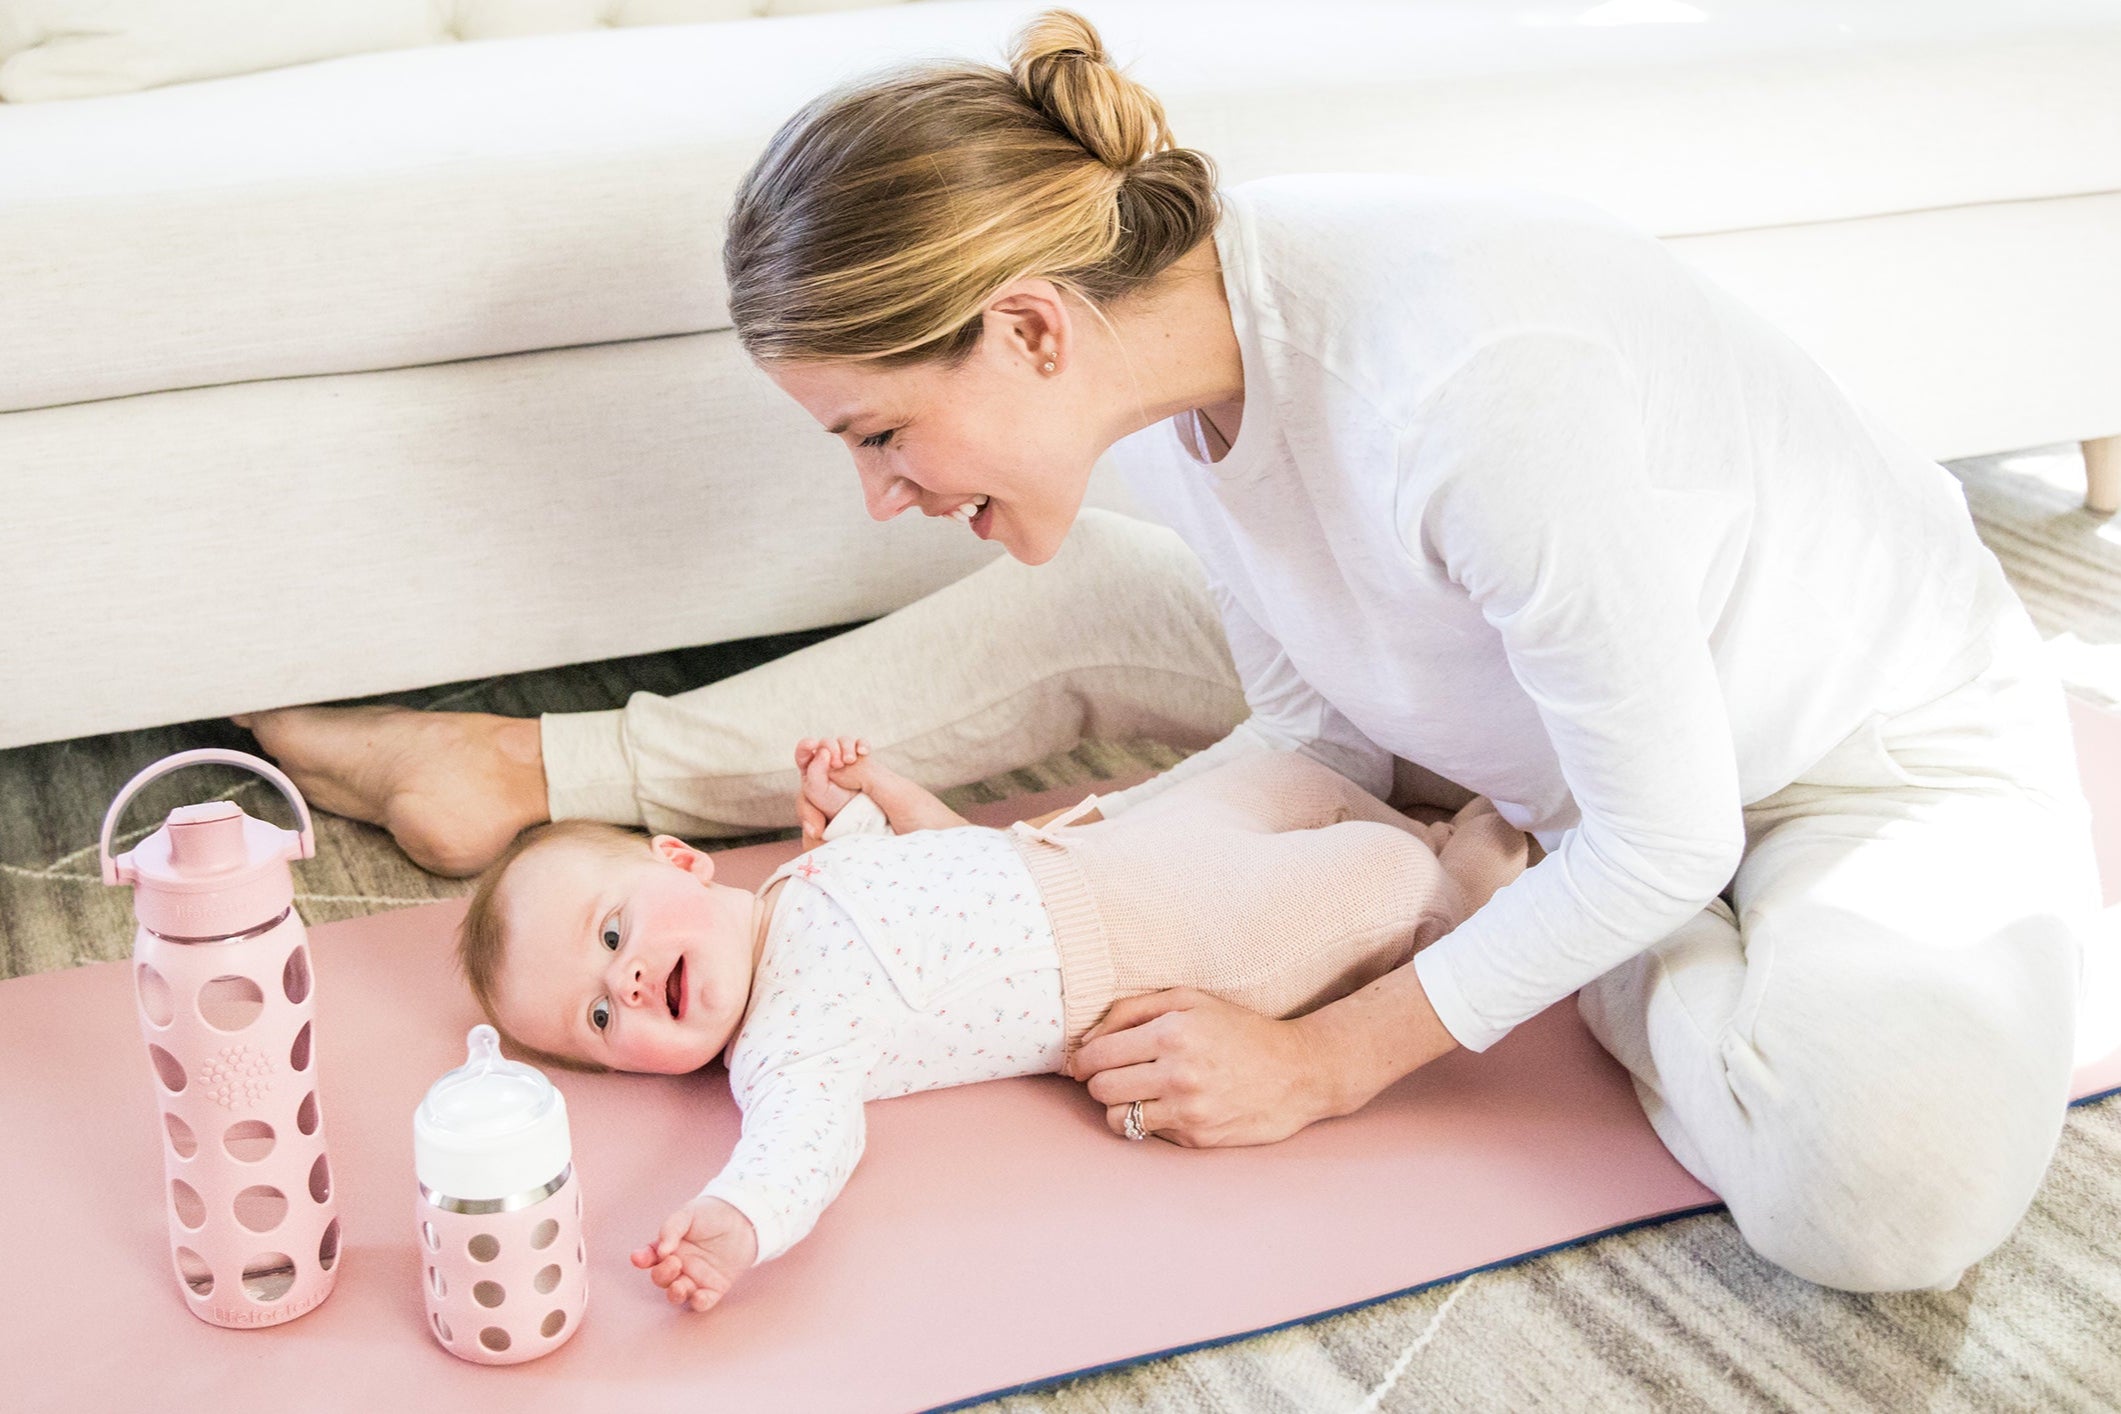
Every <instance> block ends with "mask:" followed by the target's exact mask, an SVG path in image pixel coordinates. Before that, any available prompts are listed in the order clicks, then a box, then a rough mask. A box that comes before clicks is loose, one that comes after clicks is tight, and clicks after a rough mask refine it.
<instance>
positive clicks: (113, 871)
mask: <svg viewBox="0 0 2121 1414" xmlns="http://www.w3.org/2000/svg"><path fill="white" fill-rule="evenodd" d="M209 764H219V765H224V766H241V767H243V768H245V769H246V770H250V771H255V772H257V773H258V774H259V775H261V776H263V777H265V779H266V780H268V781H271V782H272V783H273V785H274V786H276V787H278V788H279V791H280V794H281V795H283V796H285V797H287V803H288V804H289V805H292V806H293V807H294V808H295V819H296V821H297V822H299V823H300V825H301V827H302V828H301V829H300V830H282V831H281V832H280V833H282V834H284V835H290V836H292V837H293V839H294V841H295V852H294V853H292V854H290V855H288V856H287V857H288V858H289V859H314V858H316V854H317V836H316V831H315V829H314V828H313V827H312V826H311V824H310V819H309V802H307V801H305V800H303V799H302V792H300V791H298V790H296V789H295V783H294V782H293V781H290V780H289V779H287V777H286V776H285V775H283V774H281V771H280V768H279V767H277V766H275V765H273V764H272V762H270V761H265V760H261V759H259V758H258V757H256V756H252V755H251V754H250V753H249V752H247V751H230V750H228V749H226V748H224V747H219V746H202V747H200V748H198V749H197V750H194V751H180V752H178V753H177V754H176V755H174V756H165V757H164V758H162V759H161V760H160V761H157V762H156V763H155V764H154V765H152V766H149V767H148V768H147V769H146V770H144V771H142V772H140V774H139V775H137V776H134V777H133V778H132V779H131V780H129V781H127V782H126V783H125V789H124V790H121V791H119V792H118V798H117V799H116V800H114V801H112V802H111V803H110V809H109V811H108V812H106V813H105V814H104V816H103V838H102V840H101V842H100V843H98V845H97V846H96V860H97V862H98V863H99V864H101V865H102V866H103V882H104V883H106V884H121V883H123V884H129V883H131V882H132V879H131V877H130V872H131V871H130V870H121V868H120V866H119V861H118V860H115V859H112V858H111V857H110V841H111V832H112V831H114V830H115V829H117V827H118V818H119V817H120V816H121V815H123V814H124V813H125V807H126V806H127V805H128V804H129V803H131V801H132V798H133V797H134V796H136V795H138V794H139V793H140V791H141V790H142V789H143V788H144V787H145V786H146V785H147V784H148V782H150V781H154V780H159V779H160V778H161V777H163V776H166V775H168V774H169V773H170V772H172V771H175V770H180V769H182V768H183V767H186V766H204V765H209Z"/></svg>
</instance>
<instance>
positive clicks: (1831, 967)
mask: <svg viewBox="0 0 2121 1414" xmlns="http://www.w3.org/2000/svg"><path fill="white" fill-rule="evenodd" d="M1914 611H1919V606H1911V612H1914ZM1996 632H1997V642H1998V654H1997V658H1996V661H1995V663H1994V664H1993V665H1992V666H1991V667H1990V668H1989V669H1988V670H1987V671H1986V672H1984V673H1983V674H1982V676H1981V677H1980V678H1978V679H1976V680H1975V681H1974V682H1972V683H1969V684H1967V685H1965V686H1963V687H1961V688H1959V689H1956V690H1955V691H1953V692H1950V693H1947V694H1945V695H1944V696H1942V697H1940V698H1938V699H1937V700H1935V701H1933V702H1930V703H1927V704H1924V705H1922V706H1920V707H1917V708H1914V709H1912V710H1910V711H1907V712H1904V713H1901V714H1899V715H1897V716H1895V717H1892V718H1889V719H1886V718H1878V719H1873V720H1872V721H1870V722H1867V723H1866V724H1865V725H1864V727H1863V728H1862V729H1861V730H1859V731H1857V732H1855V733H1853V734H1852V735H1851V736H1850V737H1849V739H1848V740H1847V741H1845V742H1843V743H1842V744H1841V745H1840V746H1839V747H1837V748H1836V749H1835V750H1834V751H1833V752H1831V753H1829V755H1828V756H1827V757H1826V758H1825V759H1823V760H1822V761H1821V762H1819V763H1818V764H1817V765H1815V766H1814V767H1812V768H1810V769H1809V770H1808V771H1807V772H1806V774H1805V777H1804V778H1802V779H1800V780H1798V781H1796V782H1793V783H1792V784H1791V785H1789V786H1787V787H1785V788H1784V789H1783V790H1780V791H1778V792H1776V793H1775V794H1774V795H1771V796H1769V797H1767V798H1765V799H1763V800H1760V801H1757V802H1755V803H1754V804H1752V805H1750V806H1748V807H1747V808H1746V811H1745V815H1746V825H1747V850H1746V854H1745V857H1744V861H1743V862H1742V863H1741V865H1740V866H1739V869H1738V873H1737V876H1736V878H1735V879H1734V881H1733V884H1732V887H1731V889H1730V891H1729V892H1730V894H1731V896H1732V898H1733V899H1734V900H1735V908H1734V907H1733V906H1732V905H1731V904H1726V903H1725V902H1724V901H1723V900H1722V899H1718V900H1716V901H1714V902H1713V903H1711V905H1710V906H1709V907H1708V908H1707V909H1705V910H1704V911H1703V912H1702V913H1701V914H1700V915H1698V916H1697V917H1696V918H1695V919H1694V920H1693V921H1692V922H1691V923H1689V924H1688V925H1687V926H1685V927H1683V928H1681V929H1680V930H1679V931H1678V932H1676V933H1675V934H1673V935H1672V936H1671V937H1669V938H1667V939H1665V940H1664V941H1663V942H1661V943H1659V944H1657V945H1656V946H1654V947H1652V948H1650V949H1648V950H1646V951H1645V952H1644V953H1642V954H1641V955H1639V956H1638V957H1636V958H1635V959H1633V960H1631V961H1630V962H1628V963H1626V964H1624V965H1622V966H1621V967H1618V968H1616V969H1614V970H1613V971H1612V972H1610V973H1608V974H1607V975H1606V976H1604V977H1602V978H1600V979H1599V980H1598V981H1596V982H1594V983H1593V984H1592V985H1590V986H1588V987H1586V988H1585V989H1584V990H1583V991H1582V993H1581V994H1580V995H1579V999H1578V1004H1579V1006H1580V1007H1581V1009H1582V1012H1583V1015H1584V1017H1585V1019H1586V1020H1587V1022H1588V1023H1589V1025H1590V1027H1591V1030H1592V1032H1593V1033H1594V1034H1595V1035H1596V1036H1597V1037H1598V1039H1599V1041H1600V1042H1601V1044H1603V1045H1604V1046H1605V1047H1606V1049H1607V1050H1609V1051H1611V1052H1612V1053H1613V1054H1614V1055H1615V1056H1616V1057H1617V1058H1618V1059H1619V1060H1620V1062H1621V1064H1623V1065H1624V1066H1626V1067H1627V1069H1628V1071H1629V1072H1630V1073H1631V1075H1632V1076H1633V1077H1634V1083H1635V1087H1636V1091H1637V1093H1638V1095H1639V1097H1640V1099H1641V1101H1642V1105H1643V1108H1644V1110H1645V1111H1646V1112H1647V1114H1648V1115H1649V1118H1650V1122H1651V1123H1652V1124H1653V1125H1654V1126H1655V1127H1656V1130H1657V1133H1658V1135H1659V1136H1660V1137H1661V1138H1662V1139H1663V1141H1664V1143H1665V1144H1666V1146H1667V1147H1668V1148H1670V1149H1671V1151H1672V1153H1673V1154H1674V1155H1675V1156H1676V1157H1677V1158H1678V1160H1679V1161H1680V1162H1681V1163H1682V1164H1684V1165H1685V1166H1686V1167H1687V1168H1688V1169H1689V1170H1690V1171H1691V1172H1692V1173H1694V1174H1695V1176H1696V1177H1698V1178H1700V1179H1701V1180H1702V1182H1704V1183H1705V1184H1707V1185H1708V1186H1709V1187H1710V1188H1711V1189H1713V1190H1715V1191H1716V1193H1717V1194H1718V1195H1720V1196H1721V1197H1722V1198H1723V1199H1724V1201H1725V1202H1726V1203H1727V1204H1728V1205H1729V1207H1730V1210H1731V1214H1732V1216H1733V1218H1734V1219H1735V1220H1736V1222H1737V1224H1738V1227H1739V1230H1740V1231H1741V1232H1742V1233H1743V1234H1744V1235H1745V1237H1746V1239H1747V1240H1748V1241H1749V1242H1750V1243H1751V1244H1752V1245H1753V1246H1754V1247H1755V1248H1756V1249H1757V1250H1758V1251H1760V1252H1761V1253H1763V1254H1764V1255H1766V1256H1767V1257H1769V1258H1770V1259H1772V1260H1773V1261H1776V1262H1778V1263H1780V1264H1782V1265H1783V1266H1785V1267H1787V1268H1789V1269H1790V1270H1791V1271H1793V1272H1796V1273H1797V1274H1799V1275H1800V1276H1804V1277H1807V1278H1809V1279H1811V1280H1813V1281H1817V1282H1821V1283H1824V1284H1827V1285H1830V1286H1837V1287H1844V1288H1848V1289H1852V1290H1889V1289H1905V1288H1919V1287H1933V1286H1934V1287H1944V1286H1950V1285H1953V1284H1955V1283H1956V1282H1957V1280H1958V1277H1959V1275H1960V1273H1961V1272H1962V1270H1963V1269H1964V1268H1965V1267H1966V1266H1967V1265H1968V1264H1969V1263H1971V1262H1973V1261H1975V1260H1977V1259H1978V1258H1980V1257H1981V1256H1983V1255H1984V1254H1985V1253H1987V1252H1988V1251H1990V1250H1991V1249H1992V1248H1994V1247H1995V1246H1996V1244H1997V1243H1999V1242H2001V1241H2002V1240H2003V1238H2004V1237H2005V1235H2007V1234H2008V1233H2009V1231H2010V1230H2011V1228H2012V1227H2013V1226H2014V1225H2015V1224H2016V1223H2017V1221H2018V1219H2019V1218H2020V1217H2021V1216H2022V1215H2023V1213H2024V1211H2025V1209H2026V1207H2027V1206H2028V1205H2029V1204H2030V1202H2031V1199H2032V1196H2033V1193H2034V1190H2035V1188H2036V1187H2037V1186H2038V1184H2039V1182H2040V1178H2041V1175H2042V1173H2043V1172H2044V1171H2045V1169H2046V1167H2047V1163H2048V1160H2049V1158H2050V1157H2051V1156H2052V1153H2053V1150H2054V1146H2055V1143H2056V1140H2057V1138H2058V1136H2059V1133H2060V1129H2061V1124H2062V1118H2063V1111H2064V1106H2065V1103H2066V1096H2067V1091H2068V1084H2069V1077H2070V1062H2071V1039H2072V1031H2073V1024H2074V1015H2075V1004H2074V998H2075V989H2076V986H2077V978H2078V972H2079V966H2080V964H2079V951H2078V947H2079V933H2078V928H2079V926H2080V920H2081V919H2082V918H2083V917H2084V916H2085V915H2086V914H2087V913H2089V912H2090V910H2092V909H2093V908H2095V907H2096V903H2097V879H2096V866H2095V864H2094V862H2093V858H2092V854H2091V846H2090V841H2089V817H2088V810H2087V807H2086V805H2085V803H2084V799H2083V796H2082V793H2081V790H2080V788H2079V786H2078V782H2077V777H2076V772H2075V765H2074V759H2073V749H2072V745H2071V739H2070V733H2069V726H2068V719H2067V716H2066V710H2065V706H2064V702H2063V698H2062V693H2061V689H2060V686H2059V684H2058V683H2057V682H2056V680H2055V679H2054V677H2053V676H2052V674H2051V671H2050V670H2048V669H2047V668H2046V667H2045V665H2044V663H2043V661H2042V660H2041V659H2040V657H2039V655H2038V651H2037V650H2038V646H2039V644H2038V636H2037V634H2036V633H2035V632H2034V630H2033V628H2032V625H2031V623H2030V621H2029V620H2028V619H2026V618H2025V616H2024V614H2023V612H2022V611H2014V612H2013V613H2012V614H2010V615H2007V616H2005V617H2004V618H2003V619H2001V620H1999V621H1998V624H1997V627H1996ZM1792 671H1802V665H1794V664H1793V665H1792ZM1245 714H1246V708H1245V702H1244V696H1243V693H1242V691H1241V690H1240V688H1239V685H1238V682H1237V678H1236V671H1235V669H1234V667H1233V666H1232V664H1231V661H1230V656H1229V651H1228V649H1227V647H1226V646H1225V645H1224V643H1223V641H1222V636H1221V631H1220V628H1219V625H1218V620H1217V617H1216V613H1215V610H1214V607H1213V605H1212V603H1211V601H1210V599H1209V596H1208V592H1207V587H1206V582H1205V580H1204V579H1203V577H1202V574H1201V570H1200V567H1199V565H1198V563H1197V561H1195V560H1194V559H1193V557H1192V554H1191V552H1190V551H1188V550H1187V549H1186V548H1185V547H1184V545H1183V544H1182V543H1180V542H1179V541H1178V539H1177V537H1176V536H1175V535H1173V534H1172V533H1171V532H1169V531H1167V530H1163V529H1161V528H1158V527H1153V526H1148V525H1144V524H1142V523H1141V522H1138V521H1132V520H1128V519H1126V518H1124V517H1120V516H1116V515H1112V514H1109V513H1103V512H1096V511H1086V512H1085V513H1084V514H1083V516H1082V518H1081V519H1080V520H1079V521H1078V523H1077V525H1076V527H1075V530H1074V531H1073V533H1071V535H1070V536H1069V538H1068V541H1067V543H1066V545H1065V546H1064V547H1063V549H1062V551H1061V553H1060V554H1059V555H1057V556H1056V557H1055V558H1054V559H1053V560H1052V561H1051V562H1050V563H1048V564H1046V565H1044V566H1041V567H1038V568H1035V569H1034V568H1028V567H1026V566H1023V565H1020V564H1018V563H1016V562H1015V561H1014V560H1011V559H1009V558H1007V557H1003V558H1001V559H997V560H995V561H994V562H993V563H991V564H989V565H987V566H985V567H983V568H982V569H980V570H978V571H977V572H975V573H973V574H971V575H969V576H967V577H966V578H965V579H963V580H961V581H959V582H958V583H956V584H954V585H951V586H949V587H947V588H945V589H942V590H940V591H938V592H937V593H935V594H933V595H930V596H929V597H928V598H926V599H923V600H921V601H919V602H918V603H915V604H912V605H909V606H907V607H906V608H904V609H901V610H899V611H898V612H897V613H894V614H891V615H888V616H886V617H885V618H882V619H879V620H877V621H876V622H874V623H871V624H867V625H864V626H863V627H861V628H858V629H854V630H852V631H850V632H848V633H845V634H843V635H840V636H839V637H836V638H833V639H829V640H827V641H825V642H823V643H818V644H815V645H813V646H811V647H809V648H806V649H803V650H802V651H801V652H798V653H794V654H791V655H789V656H788V657H785V658H782V659H779V660H777V661H775V662H773V663H769V664H766V665H764V666H762V667H759V668H756V669H753V670H752V671H750V672H747V673H743V674H740V675H738V676H736V677H733V678H728V679H725V680H723V681H721V682H717V683H713V684H710V685H708V686H706V687H702V688H699V689H697V690H696V691H693V692H689V693H686V694H683V695H681V696H677V697H671V698H663V697H657V696H653V695H650V694H647V693H636V694H635V695H634V696H633V697H632V699H631V700H630V701H629V702H628V703H627V705H626V707H625V708H623V709H621V710H618V711H611V712H591V713H580V714H568V715H561V716H547V717H545V718H543V722H542V736H543V741H544V748H545V766H546V774H547V778H548V780H549V782H550V804H551V808H552V813H553V815H554V817H555V818H564V817H567V816H588V817H592V818H599V819H607V820H612V821H616V822H619V823H622V824H631V825H646V826H648V827H649V828H652V829H657V830H667V831H671V832H673V833H678V834H689V835H694V836H706V835H729V834H738V833H745V832H749V831H755V830H761V829H772V828H777V827H785V826H789V825H793V824H794V823H795V814H794V800H795V792H796V785H797V783H796V775H795V771H794V769H793V763H792V743H793V742H794V741H795V739H796V738H798V737H801V736H814V735H828V734H829V735H838V734H841V733H847V732H857V733H861V734H863V735H865V736H867V737H868V738H869V739H870V741H871V743H872V745H873V746H874V748H875V749H876V750H877V752H878V753H879V754H880V755H882V756H884V757H885V758H886V759H888V760H890V761H891V762H892V764H893V765H894V766H896V767H897V768H898V769H900V770H902V771H904V772H906V774H908V775H910V776H912V777H914V778H915V779H917V780H919V781H921V782H922V783H923V784H925V785H927V786H929V787H930V788H932V789H940V788H943V787H947V786H952V785H958V784H962V783H964V782H967V781H972V780H978V779H981V778H984V777H986V776H990V775H994V774H997V773H999V772H1002V771H1005V770H1008V769H1011V768H1013V767H1017V766H1021V765H1023V764H1025V763H1027V762H1030V761H1035V760H1038V759H1040V758H1041V757H1043V756H1046V755H1049V754H1051V753H1052V752H1055V751H1059V750H1064V749H1066V748H1068V747H1069V746H1072V745H1073V744H1074V743H1075V742H1076V741H1077V740H1078V738H1080V737H1082V736H1085V735H1089V736H1096V737H1102V738H1108V739H1124V738H1128V737H1135V736H1143V737H1152V738H1156V739H1160V740H1163V741H1166V742H1169V743H1171V744H1172V745H1174V746H1178V747H1182V748H1197V747H1201V746H1205V745H1207V744H1208V743H1210V742H1212V741H1215V740H1218V739H1219V738H1221V737H1222V736H1224V735H1225V734H1226V733H1228V732H1229V731H1230V730H1231V729H1232V728H1233V727H1235V726H1236V725H1237V723H1238V722H1240V721H1241V720H1243V718H1244V716H1245ZM1469 798H1470V793H1469V792H1466V791H1463V790H1461V789H1458V788H1457V787H1454V786H1452V785H1451V784H1450V783H1448V782H1444V781H1441V780H1439V779H1438V778H1436V777H1434V776H1433V775H1429V774H1428V773H1426V772H1423V771H1421V770H1419V768H1416V767H1413V766H1411V765H1408V766H1403V767H1402V768H1401V770H1400V774H1399V777H1398V779H1397V782H1396V784H1395V789H1394V792H1393V803H1394V804H1395V805H1412V804H1415V803H1428V804H1433V805H1439V806H1442V807H1445V808H1447V809H1456V808H1457V807H1458V806H1460V805H1463V804H1464V803H1465V802H1466V801H1467V800H1468V799H1469ZM1144 803H1145V804H1146V802H1144ZM1121 818H1125V817H1124V816H1122V817H1121Z"/></svg>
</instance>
